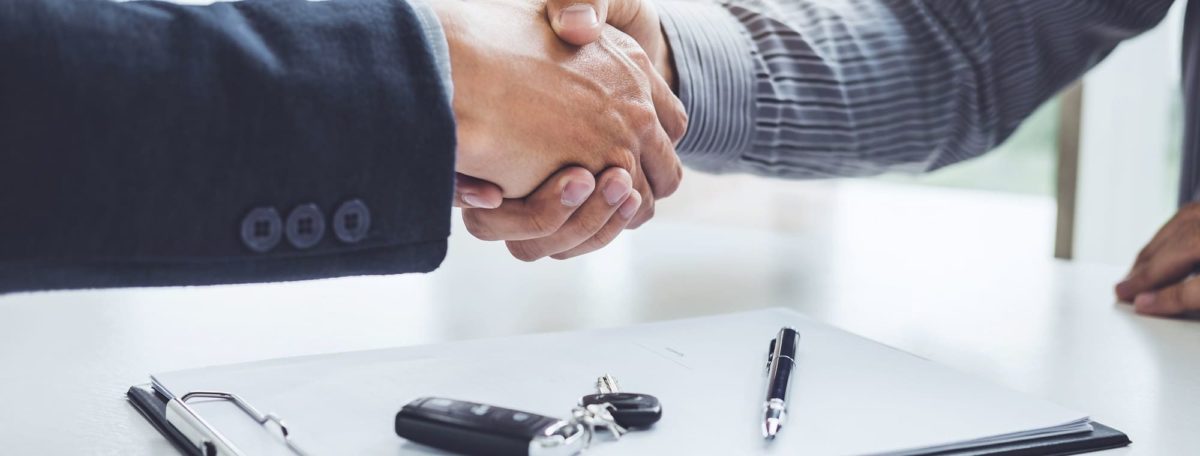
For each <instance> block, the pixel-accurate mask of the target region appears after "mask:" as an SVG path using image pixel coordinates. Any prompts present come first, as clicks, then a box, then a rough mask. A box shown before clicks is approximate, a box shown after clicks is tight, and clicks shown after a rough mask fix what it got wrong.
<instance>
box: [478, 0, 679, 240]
mask: <svg viewBox="0 0 1200 456" xmlns="http://www.w3.org/2000/svg"><path fill="white" fill-rule="evenodd" d="M545 14H546V16H547V19H549V21H550V23H551V25H552V26H553V28H554V30H555V32H557V33H558V35H559V37H561V38H562V39H563V40H564V41H566V42H569V43H573V44H576V45H581V46H585V48H586V45H587V44H589V43H592V42H595V41H597V40H600V43H603V42H604V41H603V40H604V39H605V36H606V33H611V30H612V29H611V27H608V26H606V25H605V23H604V22H605V20H606V19H607V21H608V23H609V24H613V25H617V26H618V27H619V28H621V29H622V31H624V32H626V33H628V34H629V35H630V36H632V37H633V38H635V39H636V40H637V41H638V44H640V45H641V46H642V48H643V49H644V50H645V53H646V55H647V56H648V57H649V58H650V60H651V61H652V62H653V67H654V70H652V71H651V70H648V74H647V77H648V78H650V79H652V80H654V79H657V80H660V81H664V82H665V81H671V85H673V84H674V80H673V79H674V77H673V73H674V72H673V70H672V65H671V62H670V50H669V48H668V47H667V43H666V39H665V38H664V37H663V35H662V28H661V26H660V25H659V20H658V13H657V11H656V10H655V9H654V8H653V6H652V5H649V4H644V3H643V2H642V1H641V0H618V1H617V2H614V3H612V4H611V6H610V4H609V3H608V2H607V1H605V0H599V1H592V2H579V1H575V0H550V1H549V2H548V3H547V4H546V10H545ZM456 85H457V84H456ZM651 96H652V99H653V105H654V109H655V114H656V116H657V118H658V123H659V124H660V125H661V127H662V131H664V132H666V133H667V135H668V137H669V139H670V140H671V141H672V142H676V141H678V140H679V139H680V138H681V137H682V136H683V133H684V131H685V130H686V128H687V115H686V114H685V113H684V111H683V107H682V105H681V104H680V102H679V100H678V99H677V98H676V97H675V96H674V94H673V92H672V91H671V89H670V87H667V86H666V85H665V84H654V85H652V87H651ZM672 152H673V149H672ZM619 171H621V170H620V169H618V168H610V169H608V170H606V171H604V172H603V173H601V174H600V175H599V176H598V177H597V178H595V179H593V178H592V176H591V173H589V172H588V170H586V169H582V168H577V167H568V168H564V169H562V170H560V171H559V172H557V173H555V174H554V175H552V176H551V177H550V178H549V179H547V180H545V181H544V182H543V183H542V184H541V186H540V187H538V189H537V190H535V192H534V193H533V194H532V195H530V196H528V197H525V198H510V199H502V191H501V190H500V189H499V187H497V186H495V185H492V184H491V183H489V182H487V181H486V180H483V179H477V178H472V177H470V176H463V175H461V174H460V175H459V179H458V185H457V187H456V195H455V204H456V205H458V206H460V207H463V219H464V221H465V223H466V225H467V229H468V230H469V231H470V232H471V233H472V234H473V235H475V236H476V237H478V238H480V239H484V240H504V241H507V242H506V243H507V245H508V248H509V251H510V252H512V254H513V255H514V256H515V257H517V258H519V259H522V260H526V261H532V260H536V259H539V258H542V257H545V256H550V257H552V258H556V259H565V258H570V257H574V256H578V255H582V254H584V253H588V252H591V251H594V250H596V249H599V248H601V247H603V246H604V245H607V244H608V243H609V242H611V241H612V240H613V239H615V238H616V236H617V235H618V234H620V232H621V230H622V229H624V228H636V227H638V226H640V225H641V224H642V223H644V222H645V221H647V220H648V219H649V218H650V217H651V216H652V215H653V211H654V201H655V199H656V198H663V197H666V196H669V195H670V193H671V192H673V191H674V187H671V188H669V189H666V190H667V191H665V192H660V191H659V190H660V189H659V188H657V187H656V188H654V189H653V190H654V191H653V192H652V193H647V192H645V191H644V189H639V190H640V191H639V192H638V193H634V194H633V195H632V196H631V197H630V198H628V199H627V200H622V199H620V198H619V195H620V194H621V193H622V190H621V189H622V188H623V187H624V186H625V182H627V181H628V180H629V179H630V178H634V179H636V172H635V173H634V174H633V175H632V176H630V175H628V174H627V173H620V172H619ZM646 172H647V173H649V172H652V170H649V169H648V170H647V171H646ZM476 177H478V176H476ZM678 177H679V176H678V175H676V180H675V185H676V186H677V185H678ZM597 182H599V185H597ZM597 188H599V189H600V190H601V191H594V190H595V189H597ZM503 196H507V195H503Z"/></svg>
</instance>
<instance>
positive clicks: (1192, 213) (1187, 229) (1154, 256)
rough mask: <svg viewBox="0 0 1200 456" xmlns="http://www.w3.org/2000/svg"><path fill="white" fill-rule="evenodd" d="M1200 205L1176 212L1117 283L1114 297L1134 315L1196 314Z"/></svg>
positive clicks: (1199, 304)
mask: <svg viewBox="0 0 1200 456" xmlns="http://www.w3.org/2000/svg"><path fill="white" fill-rule="evenodd" d="M1197 266H1200V203H1192V204H1189V205H1187V206H1185V207H1184V208H1183V209H1180V210H1179V212H1178V213H1177V214H1175V217H1172V218H1171V220H1170V221H1168V222H1167V224H1166V225H1163V227H1162V229H1160V230H1158V234H1156V235H1154V239H1151V240H1150V243H1149V244H1147V245H1146V247H1145V248H1143V249H1142V251H1141V253H1139V254H1138V257H1137V261H1136V262H1135V263H1134V264H1133V269H1132V270H1130V272H1129V277H1127V278H1126V279H1125V280H1124V281H1123V282H1121V283H1119V284H1117V298H1118V299H1120V300H1121V301H1124V302H1132V303H1133V305H1134V308H1135V309H1136V310H1137V311H1138V313H1143V314H1148V315H1160V316H1177V315H1181V314H1184V313H1188V312H1196V311H1200V278H1195V277H1192V274H1193V272H1194V271H1196V269H1197Z"/></svg>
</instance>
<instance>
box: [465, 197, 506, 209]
mask: <svg viewBox="0 0 1200 456" xmlns="http://www.w3.org/2000/svg"><path fill="white" fill-rule="evenodd" d="M462 200H463V202H464V203H467V204H470V205H471V206H473V207H478V208H483V209H495V208H496V207H497V206H496V205H495V204H492V202H491V201H486V200H484V199H483V198H481V197H480V196H479V195H476V194H474V193H464V194H463V196H462Z"/></svg>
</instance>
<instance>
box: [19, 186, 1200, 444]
mask: <svg viewBox="0 0 1200 456" xmlns="http://www.w3.org/2000/svg"><path fill="white" fill-rule="evenodd" d="M842 203H843V204H838V205H834V206H833V207H834V209H831V210H830V211H829V212H827V213H823V214H818V215H820V216H821V217H823V218H824V219H825V220H826V222H825V223H824V224H823V225H822V226H824V227H825V228H822V229H820V230H816V231H817V233H816V234H813V235H812V236H807V235H806V236H784V235H778V234H771V233H770V232H768V231H757V230H731V229H717V228H698V227H695V226H689V225H678V224H671V223H652V224H650V225H649V226H647V227H645V228H643V229H641V230H638V231H637V232H634V233H631V234H627V235H626V236H625V237H624V238H622V239H621V240H619V242H618V243H617V244H616V245H614V246H612V247H611V248H609V249H607V250H606V251H604V252H601V253H599V254H595V255H593V256H590V257H587V258H585V259H582V260H577V261H569V262H552V261H544V262H539V263H534V264H524V263H520V262H517V261H516V260H512V259H510V258H509V257H508V256H507V253H506V252H505V250H504V248H503V247H502V246H501V245H499V244H484V243H481V242H477V241H474V240H470V239H465V238H464V236H465V234H464V233H463V230H462V229H461V227H457V228H456V230H457V233H456V235H455V238H454V240H453V241H452V243H451V254H450V257H449V258H448V259H447V262H446V264H445V266H444V267H443V268H442V269H441V270H439V271H438V272H436V273H434V274H431V275H428V276H415V275H413V276H399V277H379V278H354V279H341V280H326V281H316V282H308V283H297V284H275V285H255V286H233V287H210V288H192V289H146V290H109V291H87V292H65V293H40V294H24V295H14V296H4V297H0V407H2V408H0V442H3V448H4V452H5V453H10V454H78V453H88V454H120V455H133V454H170V453H171V451H172V449H171V447H170V446H169V445H168V443H167V442H166V441H165V440H164V439H162V438H161V437H160V436H159V435H158V434H157V432H155V431H154V430H153V429H152V428H151V427H150V425H148V424H147V423H146V422H145V421H144V420H143V419H142V418H141V417H140V416H139V415H138V413H137V412H136V411H135V410H134V409H133V408H132V407H130V406H129V405H128V404H127V403H126V401H125V399H124V392H125V390H126V388H127V387H128V386H130V385H132V384H135V383H141V382H145V381H146V379H147V374H148V373H151V372H160V371H166V370H173V369H182V368H189V367H197V366H203V365H211V364H225V363H234V362H242V361H252V360H258V359H265V358H274V357H284V356H293V355H303V354H311V353H316V352H336V351H347V350H360V349H369V348H379V347H388V346H397V345H408V344H421V343H433V342H442V341H447V340H454V339H464V338H475V337H494V336H502V335H509V334H519V333H528V332H539V331H549V330H561V329H571V328H584V327H601V326H614V325H623V324H628V323H634V322H639V321H648V320H661V319H670V318H679V317H687V316H696V315H703V314H711V313H720V312H726V311H733V310H742V309H750V308H757V307H766V306H775V305H782V306H788V307H792V308H796V309H798V310H800V311H802V312H805V313H807V314H809V315H811V316H813V317H815V318H817V319H820V320H824V321H827V322H830V323H833V324H835V325H838V326H842V327H844V328H847V329H850V330H852V331H855V332H858V333H860V334H863V335H866V336H868V337H871V338H874V339H877V340H880V341H883V342H885V343H888V344H892V345H894V346H897V347H900V348H903V349H905V350H908V351H911V352H914V353H916V354H919V355H922V356H925V357H928V358H931V359H933V360H936V361H938V362H941V363H944V364H947V365H950V366H954V367H956V368H959V369H962V370H965V371H968V372H972V373H975V374H978V375H980V376H983V377H986V378H989V379H991V380H992V381H994V382H997V383H1000V384H1004V385H1007V386H1009V387H1012V388H1015V389H1017V390H1021V391H1024V392H1027V393H1029V394H1032V395H1035V396H1040V397H1044V398H1048V399H1051V400H1054V401H1058V402H1060V403H1062V404H1064V405H1067V406H1069V407H1072V408H1076V409H1079V410H1082V411H1086V412H1088V413H1090V414H1092V416H1093V417H1095V418H1096V419H1098V420H1099V421H1101V422H1104V423H1106V424H1109V425H1112V426H1115V427H1117V428H1119V429H1121V430H1123V431H1125V432H1127V433H1128V434H1129V435H1130V436H1131V438H1132V439H1133V440H1134V442H1135V443H1134V446H1132V447H1130V448H1128V449H1123V450H1116V451H1113V452H1112V454H1127V453H1134V454H1140V455H1173V454H1192V455H1194V454H1200V322H1196V321H1173V320H1162V319H1152V318H1144V317H1139V316H1136V315H1134V314H1132V312H1130V310H1129V309H1128V308H1127V307H1125V306H1121V305H1117V304H1114V303H1113V299H1112V295H1111V292H1110V289H1111V286H1112V284H1113V283H1114V282H1115V281H1116V280H1117V279H1118V278H1119V277H1120V276H1121V274H1122V273H1123V271H1122V270H1120V269H1118V268H1113V267H1109V266H1099V265H1085V264H1068V263H1059V262H1054V261H1050V260H1048V259H1042V256H1043V253H1044V252H1047V251H1048V250H1043V249H1042V247H1043V246H1038V248H1037V249H1032V250H1031V249H1029V248H1027V247H1028V246H1026V248H1019V246H1017V245H1015V243H1017V242H1021V239H1022V237H1021V233H1019V231H1020V230H1022V229H1026V228H1022V227H1024V226H1026V225H1022V224H1019V223H1014V224H1012V226H1013V228H1012V229H1010V230H1009V231H1018V232H1013V233H1011V234H1012V235H1013V236H1012V238H1011V239H1010V238H1008V237H1001V238H991V239H980V238H979V236H980V235H979V233H980V231H978V230H976V231H971V230H972V229H973V228H980V229H982V227H983V226H984V225H986V224H994V223H995V221H994V220H990V219H989V218H988V217H989V216H988V215H987V214H983V213H980V214H972V213H966V214H962V213H958V214H956V217H955V220H958V222H955V223H959V224H960V225H961V226H960V225H951V226H947V225H945V224H942V225H939V227H937V228H931V229H921V228H920V225H918V223H919V222H917V221H906V220H909V219H911V218H912V217H909V218H900V217H894V216H895V215H897V214H889V213H887V210H883V211H868V212H854V211H850V210H848V209H847V207H848V206H847V202H846V201H843V202H842ZM850 203H853V202H850ZM880 204H881V206H880V207H888V208H892V209H889V210H894V211H900V212H907V213H910V212H909V211H912V210H913V208H911V207H907V208H906V207H898V206H895V205H893V204H891V203H888V202H886V201H883V202H881V203H880ZM974 204H976V200H974V199H972V200H971V203H970V205H968V206H971V205H974ZM849 205H850V206H853V204H849ZM1043 209H1044V208H1043ZM1019 210H1020V209H1018V211H1019ZM1035 212H1036V213H1030V214H1025V215H1024V216H1028V217H1043V216H1047V217H1048V216H1049V214H1050V212H1049V211H1044V210H1036V211H1035ZM864 214H867V215H864ZM1014 216H1020V217H1024V216H1023V215H1020V214H1016V215H1014ZM863 217H867V218H866V219H863ZM871 217H878V218H879V219H878V220H875V219H872V218H871ZM971 224H978V225H979V226H971ZM1046 226H1049V225H1046ZM881 227H882V228H884V229H881ZM994 231H995V230H993V232H994ZM956 233H957V234H956ZM1014 252H1016V253H1014ZM1020 252H1036V254H1035V253H1029V254H1023V253H1020ZM589 375H590V374H589Z"/></svg>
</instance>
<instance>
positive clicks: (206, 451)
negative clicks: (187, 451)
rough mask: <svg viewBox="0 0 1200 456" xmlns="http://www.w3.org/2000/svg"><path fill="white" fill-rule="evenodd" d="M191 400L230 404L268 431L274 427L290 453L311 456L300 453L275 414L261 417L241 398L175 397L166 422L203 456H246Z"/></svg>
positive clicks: (203, 394)
mask: <svg viewBox="0 0 1200 456" xmlns="http://www.w3.org/2000/svg"><path fill="white" fill-rule="evenodd" d="M192 399H219V400H223V401H229V402H232V403H234V405H237V406H238V408H240V409H242V411H243V412H245V413H246V414H247V415H250V418H253V419H254V421H255V422H257V423H258V424H260V425H262V426H263V427H264V428H265V429H271V428H272V424H273V425H274V426H275V427H278V429H279V431H278V432H279V435H280V436H281V437H282V438H283V443H285V444H286V445H287V447H288V449H290V450H292V452H293V453H295V454H297V455H299V456H308V455H309V453H307V452H305V451H304V450H301V449H300V447H299V446H297V445H296V442H294V441H292V440H291V438H290V436H289V433H288V428H287V425H285V424H284V423H283V419H282V418H280V417H278V416H276V415H275V414H273V413H266V414H264V413H262V412H259V411H258V409H256V408H254V406H252V405H250V403H248V402H246V401H245V400H243V399H242V398H241V397H238V395H236V394H231V393H223V392H220V391H192V392H190V393H187V394H184V395H183V396H179V397H172V398H171V399H170V400H168V401H167V405H166V418H167V423H169V424H170V425H171V426H173V427H174V428H175V429H176V430H178V431H179V433H181V434H183V436H184V437H186V438H187V440H188V443H190V444H191V445H193V446H195V448H196V450H197V451H198V452H199V453H200V454H201V455H203V456H244V455H245V453H243V452H241V451H240V450H238V448H237V447H236V446H234V445H233V443H232V442H230V441H229V439H227V438H225V436H224V435H221V433H220V432H217V429H216V428H214V427H212V425H210V424H208V422H207V421H205V420H204V418H201V417H200V414H198V413H196V411H195V410H194V409H192V408H191V407H190V406H188V404H187V403H188V401H189V400H192Z"/></svg>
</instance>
